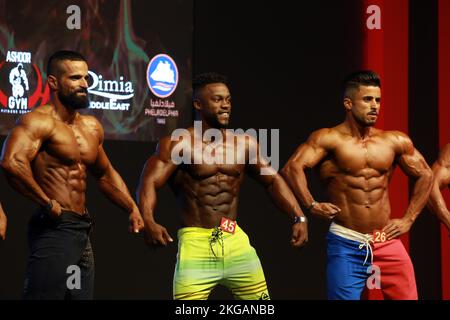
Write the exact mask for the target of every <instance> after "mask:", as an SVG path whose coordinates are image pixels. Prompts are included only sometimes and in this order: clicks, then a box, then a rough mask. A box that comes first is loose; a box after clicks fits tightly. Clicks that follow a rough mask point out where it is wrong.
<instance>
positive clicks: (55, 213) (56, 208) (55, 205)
mask: <svg viewBox="0 0 450 320" xmlns="http://www.w3.org/2000/svg"><path fill="white" fill-rule="evenodd" d="M47 206H51V208H50V210H49V211H50V215H51V216H52V217H54V218H58V217H59V216H60V215H61V210H62V208H61V205H60V204H59V202H58V201H56V200H54V199H51V200H50V201H49V204H48V205H47Z"/></svg>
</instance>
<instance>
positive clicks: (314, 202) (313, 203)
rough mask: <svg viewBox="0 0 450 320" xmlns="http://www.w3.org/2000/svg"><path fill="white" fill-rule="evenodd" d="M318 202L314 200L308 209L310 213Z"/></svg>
mask: <svg viewBox="0 0 450 320" xmlns="http://www.w3.org/2000/svg"><path fill="white" fill-rule="evenodd" d="M317 203H318V202H317V201H316V200H314V201H313V202H311V205H310V206H309V207H308V211H311V209H312V208H314V206H315V205H316V204H317Z"/></svg>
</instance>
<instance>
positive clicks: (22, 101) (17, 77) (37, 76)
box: [0, 51, 50, 114]
mask: <svg viewBox="0 0 450 320" xmlns="http://www.w3.org/2000/svg"><path fill="white" fill-rule="evenodd" d="M0 74H1V76H2V78H3V79H2V81H1V82H0V83H1V85H0V106H1V108H0V112H1V113H10V114H23V113H26V112H28V111H30V109H31V108H33V107H34V106H36V105H37V104H38V103H39V104H45V103H47V102H48V101H49V98H50V90H49V87H48V85H47V84H46V83H44V82H43V81H42V76H41V72H40V71H39V68H38V67H37V66H36V65H34V64H32V63H31V52H21V51H8V52H7V54H6V59H5V61H2V62H0ZM5 78H6V80H7V81H4V79H5Z"/></svg>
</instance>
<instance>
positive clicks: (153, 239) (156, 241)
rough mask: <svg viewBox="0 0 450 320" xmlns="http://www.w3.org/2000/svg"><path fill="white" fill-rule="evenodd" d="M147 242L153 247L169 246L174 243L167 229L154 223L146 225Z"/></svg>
mask: <svg viewBox="0 0 450 320" xmlns="http://www.w3.org/2000/svg"><path fill="white" fill-rule="evenodd" d="M145 242H146V243H147V245H149V246H151V247H161V246H167V245H168V244H169V243H171V242H173V239H172V238H171V237H170V235H169V233H168V232H167V230H166V228H164V227H163V226H162V225H160V224H158V223H156V222H153V223H145Z"/></svg>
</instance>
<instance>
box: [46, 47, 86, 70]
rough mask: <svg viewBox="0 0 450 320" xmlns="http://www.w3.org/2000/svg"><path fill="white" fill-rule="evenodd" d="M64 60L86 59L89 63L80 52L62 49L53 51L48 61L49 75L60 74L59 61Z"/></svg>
mask: <svg viewBox="0 0 450 320" xmlns="http://www.w3.org/2000/svg"><path fill="white" fill-rule="evenodd" d="M64 60H69V61H84V62H86V63H87V61H86V58H85V57H84V56H83V55H82V54H81V53H79V52H76V51H70V50H60V51H56V52H55V53H53V54H52V55H51V56H50V58H49V59H48V62H47V76H49V75H54V76H56V75H58V74H57V73H58V71H59V68H58V63H59V62H61V61H64Z"/></svg>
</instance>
